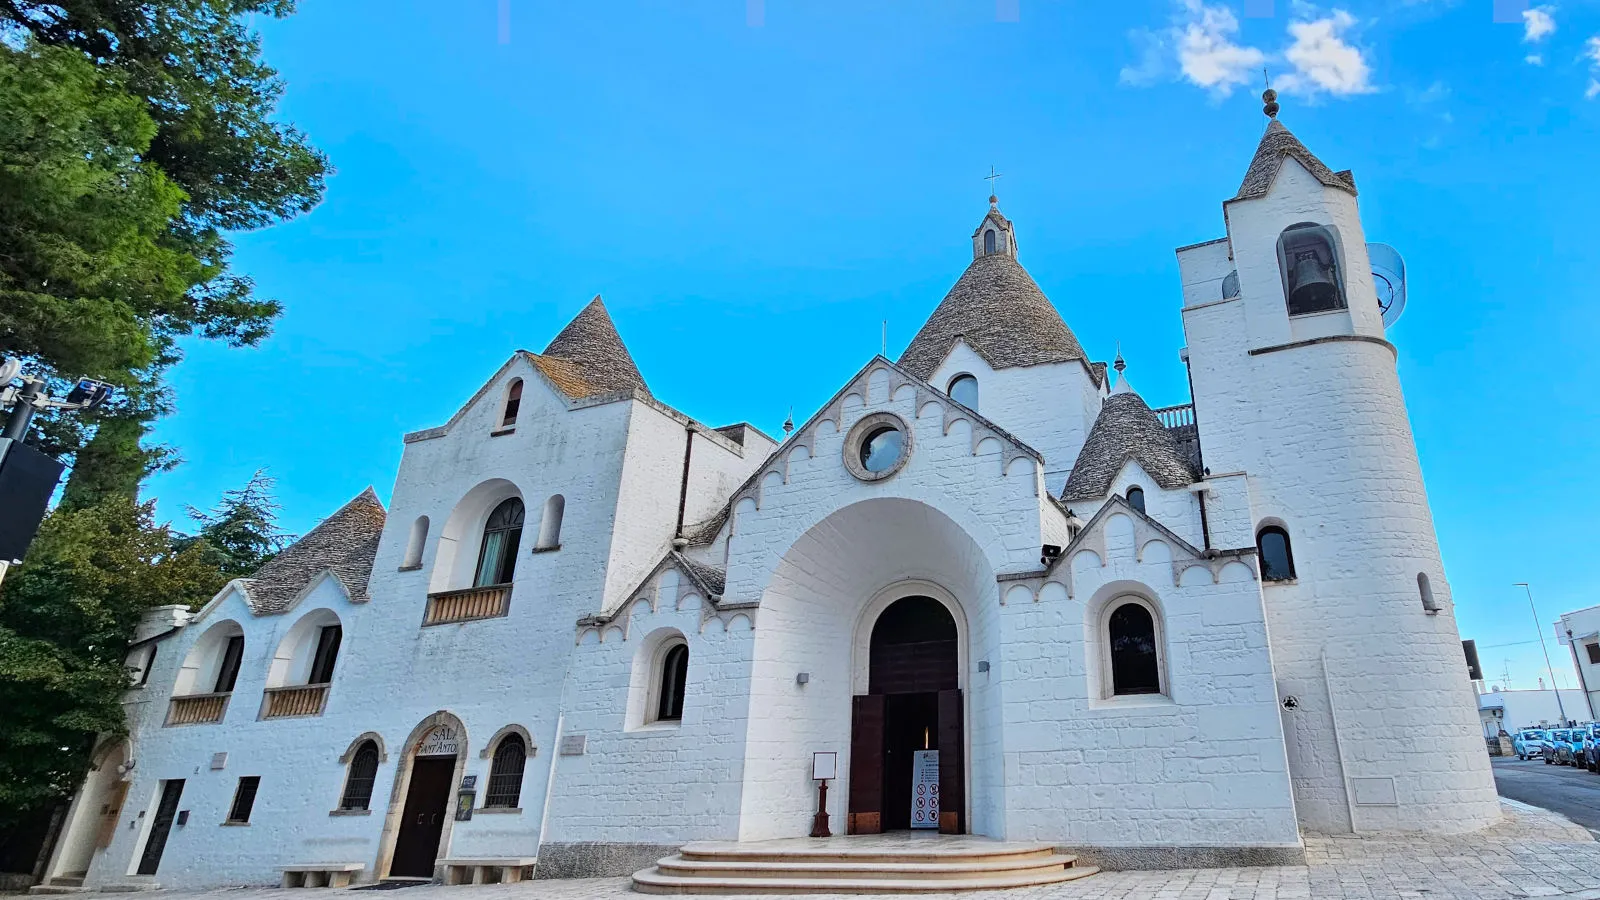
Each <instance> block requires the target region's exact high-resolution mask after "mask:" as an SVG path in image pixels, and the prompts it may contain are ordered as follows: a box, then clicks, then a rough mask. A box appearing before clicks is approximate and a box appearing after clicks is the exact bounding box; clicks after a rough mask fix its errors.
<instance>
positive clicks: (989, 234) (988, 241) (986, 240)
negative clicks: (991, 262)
mask: <svg viewBox="0 0 1600 900" xmlns="http://www.w3.org/2000/svg"><path fill="white" fill-rule="evenodd" d="M993 253H994V229H993V228H990V229H988V230H987V231H985V232H984V233H983V255H984V256H989V255H991V254H993Z"/></svg>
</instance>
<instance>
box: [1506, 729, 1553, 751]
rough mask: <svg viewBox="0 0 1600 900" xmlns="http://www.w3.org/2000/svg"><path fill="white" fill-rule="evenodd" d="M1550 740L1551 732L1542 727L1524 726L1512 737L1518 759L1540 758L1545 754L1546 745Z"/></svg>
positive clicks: (1512, 745)
mask: <svg viewBox="0 0 1600 900" xmlns="http://www.w3.org/2000/svg"><path fill="white" fill-rule="evenodd" d="M1549 742H1550V733H1549V732H1547V731H1544V730H1543V729H1540V728H1524V729H1522V730H1521V731H1519V732H1517V736H1516V737H1514V738H1512V739H1511V748H1512V749H1513V750H1515V751H1516V753H1517V759H1538V758H1539V757H1542V756H1544V745H1545V744H1547V743H1549Z"/></svg>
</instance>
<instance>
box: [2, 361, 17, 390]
mask: <svg viewBox="0 0 1600 900" xmlns="http://www.w3.org/2000/svg"><path fill="white" fill-rule="evenodd" d="M21 372H22V360H20V359H5V360H0V388H3V387H5V386H6V385H8V384H10V383H11V380H12V379H13V378H16V377H17V375H18V374H19V373H21Z"/></svg>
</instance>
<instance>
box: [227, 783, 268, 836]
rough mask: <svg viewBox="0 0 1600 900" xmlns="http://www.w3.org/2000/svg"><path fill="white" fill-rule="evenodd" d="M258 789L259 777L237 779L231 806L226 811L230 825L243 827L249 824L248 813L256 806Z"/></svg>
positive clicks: (259, 784) (259, 785)
mask: <svg viewBox="0 0 1600 900" xmlns="http://www.w3.org/2000/svg"><path fill="white" fill-rule="evenodd" d="M260 787H261V776H260V775H246V776H244V777H243V778H240V779H239V787H238V789H237V790H235V791H234V792H233V806H232V807H231V808H230V809H229V810H228V821H229V822H230V823H233V824H235V825H245V824H248V823H249V822H250V813H251V811H252V810H254V809H255V806H256V791H257V790H258V789H259V788H260Z"/></svg>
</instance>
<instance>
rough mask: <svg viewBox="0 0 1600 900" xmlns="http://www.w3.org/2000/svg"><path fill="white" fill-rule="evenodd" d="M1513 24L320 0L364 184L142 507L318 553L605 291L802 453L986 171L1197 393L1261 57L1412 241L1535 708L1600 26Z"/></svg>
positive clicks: (932, 293)
mask: <svg viewBox="0 0 1600 900" xmlns="http://www.w3.org/2000/svg"><path fill="white" fill-rule="evenodd" d="M1513 2H1514V0H1499V3H1498V6H1497V5H1496V4H1495V3H1493V2H1492V0H1462V2H1455V3H1450V2H1443V0H1412V2H1394V0H1378V2H1366V0H1361V2H1352V3H1350V4H1348V5H1344V6H1337V7H1335V6H1311V5H1309V4H1305V3H1294V4H1291V3H1290V2H1289V0H1276V2H1275V3H1271V2H1268V0H1240V3H1243V4H1244V5H1240V4H1239V3H1234V4H1232V5H1230V3H1228V2H1221V0H1219V2H1216V3H1210V2H1205V0H1190V2H1188V3H1183V2H1173V0H1129V2H1122V3H1065V2H1045V0H917V2H899V3H884V2H860V0H857V2H845V0H658V2H639V3H633V2H622V0H602V2H594V3H570V2H556V0H537V2H535V0H462V2H460V3H457V4H450V5H449V6H448V7H441V6H439V5H438V4H435V3H429V4H423V3H416V2H403V0H389V2H384V3H378V2H366V0H361V2H358V0H338V2H330V0H306V2H304V3H302V9H301V11H300V12H299V13H298V14H297V15H295V16H294V17H292V18H290V19H287V20H284V21H281V22H273V21H266V20H263V21H261V22H259V23H258V24H260V25H261V27H262V28H263V30H264V32H265V35H266V47H267V55H268V58H269V60H270V61H271V62H272V63H273V64H274V65H276V66H277V67H278V68H279V69H280V70H281V71H282V73H283V75H284V77H285V79H286V81H287V84H288V91H287V95H286V99H285V103H284V109H283V112H284V115H285V116H286V117H287V118H289V119H290V120H292V121H294V122H295V123H296V124H297V125H299V126H300V127H301V128H302V129H304V130H305V131H306V132H307V133H308V134H309V135H310V136H311V137H312V139H313V140H314V141H315V142H316V143H317V144H318V145H319V146H320V147H322V148H324V149H325V150H326V151H327V152H328V154H329V155H330V156H331V158H332V161H333V163H334V165H335V166H336V167H337V169H338V171H337V173H336V174H335V175H334V176H333V177H332V178H331V179H330V180H329V185H328V193H327V199H326V200H325V202H324V203H323V204H322V205H321V206H320V207H318V208H317V209H316V210H315V211H313V212H312V213H310V214H308V215H305V216H302V217H300V218H298V219H296V220H294V221H292V222H289V223H286V224H282V225H279V226H276V227H274V228H271V229H268V230H265V231H261V232H257V233H252V234H246V235H241V236H239V238H238V256H237V266H238V267H239V268H240V269H241V270H243V271H244V272H247V273H249V274H250V275H252V276H253V277H254V278H255V279H256V282H257V285H258V290H259V291H260V292H261V293H262V294H264V295H269V296H273V297H277V298H279V299H281V300H282V301H283V303H284V305H285V308H286V312H285V314H284V316H283V318H282V320H281V321H280V322H279V323H278V326H277V329H276V332H275V333H274V334H273V336H272V337H271V338H270V339H268V340H267V341H265V342H264V343H263V344H262V345H261V346H260V347H258V348H254V349H249V350H234V349H228V348H224V347H220V346H213V345H207V344H205V343H201V342H195V343H192V344H190V345H189V346H188V347H187V348H186V349H187V353H188V356H187V359H186V361H185V362H184V363H183V364H182V365H181V366H180V367H179V368H178V369H177V371H176V372H175V373H174V376H173V379H172V382H173V387H174V390H175V394H176V401H177V412H176V414H174V415H173V416H172V417H171V418H169V419H167V420H165V421H163V422H162V423H161V425H160V427H159V428H158V429H157V431H156V434H155V437H156V439H158V440H161V441H166V442H169V443H172V444H175V445H176V446H177V447H179V448H180V449H181V451H182V453H183V455H184V456H185V458H186V459H187V462H186V463H185V464H184V465H183V466H181V467H180V468H178V469H177V470H175V471H173V472H171V473H167V474H163V475H160V476H158V477H156V478H154V479H153V480H152V482H151V484H150V487H149V495H151V496H155V497H158V498H159V501H160V508H161V511H162V514H163V515H164V516H168V517H172V518H175V519H178V520H180V524H181V520H182V518H183V510H184V507H185V506H186V505H189V504H194V505H198V506H208V505H210V504H211V503H213V502H214V501H215V499H216V497H217V496H218V495H219V494H220V493H221V491H223V490H225V489H227V488H230V487H236V486H238V485H240V484H242V483H244V482H245V481H246V480H247V479H248V478H249V476H250V474H251V473H252V472H253V471H254V470H255V469H257V468H258V467H265V468H267V469H268V470H269V471H270V472H271V473H272V474H273V475H275V476H276V477H277V478H278V480H279V496H280V499H281V501H282V502H283V504H284V507H285V509H284V513H283V517H284V524H285V525H286V527H287V528H288V529H289V530H291V531H296V532H304V531H305V530H307V529H309V528H310V527H311V526H312V525H314V524H315V523H316V521H317V520H318V519H319V518H320V517H322V516H325V515H327V514H328V513H330V512H332V511H333V510H334V509H335V508H337V507H338V506H339V505H340V504H341V503H343V502H344V501H345V500H346V499H348V498H349V497H351V496H353V495H354V494H356V493H357V492H359V491H360V490H361V489H363V488H364V487H366V486H367V485H368V484H371V485H374V486H375V487H376V488H377V490H378V492H379V494H380V495H381V496H383V497H384V498H385V499H387V497H388V495H389V490H390V487H391V485H392V482H393V478H394V472H395V469H396V466H397V463H398V460H399V456H400V451H401V443H400V436H401V434H402V433H403V432H405V431H409V430H413V429H418V428H423V427H428V426H432V425H436V424H439V423H442V422H443V421H444V420H446V419H447V418H448V417H449V416H450V415H451V413H452V412H453V411H454V410H455V409H456V408H457V407H458V406H459V405H460V404H461V403H462V402H463V401H464V400H465V399H466V398H467V397H468V396H470V395H471V394H472V393H473V392H474V391H475V390H476V389H477V388H478V387H479V385H480V384H481V383H482V381H483V380H484V379H486V378H487V377H488V376H489V375H490V374H491V373H492V372H493V371H494V370H495V369H496V368H497V367H498V366H499V365H500V364H501V363H502V362H503V361H504V360H505V359H506V358H507V356H509V355H510V353H511V352H512V351H513V350H515V349H517V348H527V349H531V350H535V351H537V350H539V349H541V348H542V347H543V346H544V344H545V343H546V342H547V341H548V340H549V339H550V338H551V337H552V336H553V335H554V334H555V332H556V331H557V330H558V329H559V328H560V327H561V326H562V324H564V323H565V322H566V320H567V319H568V318H570V317H571V316H572V315H573V314H575V313H576V312H577V311H578V309H580V308H581V307H582V306H583V304H585V303H586V302H587V301H588V300H589V299H590V298H591V297H593V296H594V295H595V294H597V293H598V294H601V295H603V296H604V297H605V300H606V303H607V305H608V307H609V308H610V310H611V312H612V315H613V317H614V318H615V319H616V321H617V323H618V327H619V329H620V330H621V332H622V334H623V337H624V338H625V339H626V340H627V341H628V343H629V346H630V348H631V349H632V351H633V354H634V357H635V359H636V360H637V362H638V364H639V367H640V369H641V370H642V371H643V373H644V375H645V377H646V379H647V380H648V381H649V383H650V385H651V388H652V390H653V391H654V392H655V393H656V394H657V395H658V396H659V397H661V398H662V399H663V400H665V401H666V402H668V403H670V404H672V405H674V406H676V407H678V408H679V409H682V410H684V411H685V412H687V413H689V414H690V415H693V416H695V417H697V418H699V419H701V420H702V421H705V422H708V423H710V424H714V425H720V424H724V423H727V422H732V421H740V420H749V421H752V422H754V423H755V424H756V425H758V426H760V427H761V428H763V429H765V430H766V431H768V432H769V433H773V434H776V433H778V428H779V426H780V424H781V423H782V421H783V419H784V416H785V414H786V413H787V412H788V410H789V408H790V407H791V406H792V407H793V408H794V410H795V414H796V417H797V419H798V418H802V417H804V416H806V415H809V414H810V413H811V412H812V411H814V410H815V408H816V407H817V406H819V405H820V404H821V403H822V402H824V401H825V400H826V399H827V398H828V397H829V396H830V395H831V394H832V393H833V392H834V391H835V390H836V389H837V388H838V386H839V385H840V384H841V383H842V382H843V381H844V379H846V378H848V377H849V376H850V375H851V374H853V373H854V372H855V371H856V370H857V369H858V368H859V367H860V366H861V365H863V364H864V363H865V361H866V360H867V359H868V358H869V357H870V356H871V355H872V354H873V353H876V352H877V351H878V349H879V344H880V327H881V325H880V323H881V322H883V321H885V320H887V322H888V344H889V351H890V355H891V356H893V355H897V354H898V353H899V351H900V350H901V349H902V348H903V347H904V346H905V344H906V342H907V341H909V340H910V338H911V336H912V334H913V333H914V331H915V330H916V328H917V327H918V326H919V325H920V324H921V322H922V320H923V319H924V318H925V317H926V315H927V314H928V313H929V312H930V311H931V310H932V309H933V307H934V305H935V304H936V303H937V302H938V300H939V299H940V297H941V296H943V294H944V291H945V290H946V289H947V288H948V287H949V285H950V284H951V283H952V282H953V281H954V280H955V278H956V277H957V276H958V275H959V274H960V272H961V270H962V269H963V268H964V267H965V265H966V263H967V261H968V259H969V257H970V245H969V243H968V239H969V235H970V234H971V231H972V229H973V228H974V227H975V225H976V223H977V221H978V219H979V218H980V217H981V216H982V214H983V212H984V210H985V202H984V201H985V198H986V195H987V192H988V186H987V184H986V183H985V182H984V181H983V180H982V176H983V175H985V174H986V173H987V172H988V171H989V166H990V165H994V166H996V167H998V169H999V170H1000V171H1001V172H1003V173H1004V177H1003V178H1002V179H1001V180H1000V182H999V194H1000V198H1001V207H1002V209H1003V210H1004V211H1005V212H1006V214H1007V215H1008V216H1009V217H1011V218H1012V219H1013V221H1014V222H1015V223H1016V226H1017V229H1018V240H1019V245H1020V257H1021V260H1022V262H1023V264H1024V265H1026V266H1027V267H1028V269H1029V270H1030V272H1031V273H1032V274H1033V275H1034V277H1035V278H1036V279H1037V280H1038V282H1039V283H1040V285H1041V286H1042V287H1043V288H1044V290H1045V292H1046V293H1047V294H1048V295H1049V296H1050V297H1051V298H1052V299H1053V300H1054V301H1055V303H1056V305H1057V306H1058V307H1059V308H1060V310H1061V312H1062V314H1063V316H1064V317H1065V318H1066V320H1067V322H1068V324H1069V325H1071V327H1072V328H1073V330H1074V331H1075V332H1076V334H1077V335H1078V337H1079V339H1080V340H1081V341H1082V342H1083V344H1084V346H1085V348H1086V349H1087V350H1088V351H1089V353H1090V355H1091V356H1092V357H1094V358H1096V359H1109V358H1110V357H1111V356H1112V355H1113V354H1114V353H1115V349H1116V347H1117V345H1118V343H1119V342H1120V345H1121V347H1122V351H1123V354H1124V355H1125V356H1126V357H1127V359H1128V361H1129V365H1130V369H1129V375H1130V376H1131V377H1132V379H1133V381H1134V383H1135V384H1137V385H1139V387H1140V389H1141V391H1142V392H1143V393H1144V394H1145V396H1146V398H1147V399H1148V400H1149V401H1150V402H1151V403H1152V404H1153V405H1163V404H1169V403H1178V402H1183V401H1185V400H1187V393H1186V388H1185V385H1184V379H1183V369H1182V366H1181V364H1180V363H1179V360H1178V348H1179V347H1181V346H1182V344H1183V337H1182V330H1181V323H1180V321H1179V316H1178V308H1179V295H1178V289H1177V288H1178V284H1177V265H1176V262H1175V258H1174V255H1173V252H1172V251H1173V249H1174V248H1175V247H1178V246H1181V245H1184V244H1190V243H1194V242H1197V241H1202V240H1208V239H1211V238H1215V237H1219V236H1221V235H1222V234H1223V224H1222V211H1221V201H1222V200H1223V199H1224V198H1226V197H1229V196H1231V195H1232V193H1233V192H1234V190H1236V189H1237V187H1238V183H1239V180H1240V178H1241V176H1242V175H1243V173H1244V170H1245V167H1246V165H1247V164H1248V162H1249V160H1250V156H1251V154H1252V152H1253V150H1254V148H1255V144H1256V141H1257V139H1258V138H1259V136H1260V132H1261V129H1262V128H1263V126H1264V125H1265V119H1264V118H1263V117H1262V114H1261V108H1260V107H1261V104H1260V100H1259V96H1258V95H1259V93H1260V90H1261V73H1260V69H1261V67H1262V66H1266V67H1267V68H1268V69H1269V70H1270V71H1271V72H1272V73H1273V78H1274V83H1275V85H1276V86H1277V87H1278V88H1279V90H1280V91H1282V92H1283V94H1284V96H1283V98H1282V102H1283V106H1284V109H1283V113H1282V116H1281V117H1282V119H1283V120H1284V122H1285V123H1286V124H1287V125H1288V126H1289V127H1290V128H1291V129H1292V130H1294V132H1295V133H1296V134H1297V135H1298V136H1299V137H1300V138H1301V139H1302V140H1304V141H1305V142H1306V143H1307V144H1308V145H1309V146H1310V147H1311V149H1312V150H1313V151H1314V152H1316V153H1317V154H1318V155H1320V156H1321V157H1322V158H1323V160H1324V161H1326V162H1327V163H1328V164H1329V165H1331V166H1332V167H1333V168H1335V169H1342V168H1351V169H1353V170H1354V171H1355V175H1356V179H1357V183H1358V185H1359V186H1360V188H1361V203H1362V212H1363V217H1364V221H1365V225H1366V230H1367V237H1368V239H1369V240H1376V241H1385V242H1388V243H1390V244H1393V245H1394V246H1395V247H1397V248H1398V249H1399V250H1400V251H1401V253H1403V254H1404V255H1405V257H1406V260H1407V263H1408V267H1409V277H1410V285H1411V303H1410V307H1409V308H1408V310H1407V312H1406V314H1405V317H1404V318H1403V319H1402V320H1401V321H1400V323H1399V324H1398V325H1397V326H1396V327H1395V328H1393V329H1392V330H1391V332H1390V337H1391V338H1392V339H1393V340H1394V341H1395V343H1396V344H1397V345H1398V346H1399V348H1400V371H1401V378H1402V382H1403V384H1404V386H1405V390H1406V396H1407V399H1408V401H1409V404H1410V410H1411V417H1412V422H1413V425H1414V427H1415V430H1416V436H1417V442H1418V445H1419V449H1420V452H1421V456H1422V461H1423V468H1424V473H1425V475H1426V476H1427V481H1428V488H1429V491H1430V494H1431V497H1432V500H1433V505H1434V513H1435V516H1436V519H1437V524H1438V527H1439V532H1440V538H1441V541H1442V544H1443V547H1444V553H1445V564H1446V568H1447V572H1448V574H1449V576H1450V580H1451V583H1452V586H1453V588H1454V594H1455V600H1456V603H1457V614H1458V617H1459V620H1460V624H1461V630H1462V634H1463V636H1465V637H1476V638H1477V639H1478V640H1479V643H1480V645H1484V650H1483V657H1484V665H1485V668H1486V669H1488V670H1490V672H1491V673H1492V674H1493V675H1495V676H1496V677H1495V680H1497V681H1499V680H1501V679H1499V677H1498V675H1499V673H1500V672H1501V670H1502V668H1508V669H1509V671H1510V674H1511V682H1510V683H1511V685H1512V686H1513V687H1532V686H1535V679H1536V678H1537V677H1538V676H1539V674H1540V671H1541V669H1542V657H1541V656H1540V654H1539V647H1538V644H1537V643H1530V642H1533V641H1535V638H1536V632H1535V631H1534V628H1533V623H1532V620H1531V617H1530V615H1529V613H1528V610H1527V607H1526V600H1525V598H1524V596H1523V595H1522V593H1521V589H1520V588H1513V587H1512V583H1513V582H1517V581H1529V582H1532V583H1533V585H1534V590H1535V592H1536V596H1537V598H1538V600H1539V602H1540V612H1541V613H1542V619H1543V620H1544V621H1546V622H1549V621H1551V620H1553V619H1554V618H1555V616H1556V615H1557V614H1558V613H1559V612H1561V611H1563V610H1565V609H1572V608H1576V607H1580V606H1587V605H1591V604H1594V603H1600V595H1597V594H1600V591H1597V588H1600V574H1597V570H1596V569H1595V567H1593V566H1592V565H1590V564H1589V559H1590V557H1589V554H1590V553H1592V552H1594V551H1593V549H1592V547H1591V546H1590V541H1591V539H1590V537H1589V535H1590V529H1589V520H1590V517H1591V516H1592V515H1593V512H1592V510H1593V507H1591V506H1590V505H1589V503H1590V501H1591V498H1594V497H1596V496H1600V451H1597V449H1596V447H1595V443H1596V438H1597V436H1600V428H1597V425H1600V421H1597V414H1596V400H1595V388H1596V386H1597V385H1600V354H1597V353H1596V352H1595V349H1594V348H1595V347H1596V346H1597V345H1600V319H1597V315H1596V310H1597V308H1600V307H1597V305H1596V298H1595V289H1594V284H1595V273H1596V271H1597V270H1600V253H1597V252H1596V249H1595V240H1596V238H1595V235H1596V231H1595V228H1594V224H1593V221H1594V214H1595V212H1596V210H1597V209H1600V180H1597V179H1596V177H1595V174H1594V173H1595V171H1596V169H1597V164H1600V158H1597V157H1600V152H1597V148H1600V133H1597V132H1600V96H1595V95H1597V94H1600V81H1597V80H1596V79H1597V78H1600V5H1597V4H1596V3H1595V2H1594V0H1589V2H1582V3H1571V2H1565V0H1561V2H1557V3H1555V4H1552V5H1546V6H1538V5H1531V6H1529V5H1524V6H1521V7H1518V6H1514V5H1512V4H1513ZM1497 19H1499V20H1500V21H1496V20H1497ZM1586 94H1588V95H1589V96H1587V97H1586V96H1585V95H1586ZM1586 548H1588V549H1586ZM1554 649H1555V650H1557V651H1560V650H1561V649H1562V648H1554ZM1558 659H1559V657H1558ZM1570 670H1571V667H1570V665H1568V666H1565V667H1558V671H1563V673H1564V674H1563V675H1562V678H1563V683H1566V684H1570V683H1571V681H1572V676H1571V674H1570Z"/></svg>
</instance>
